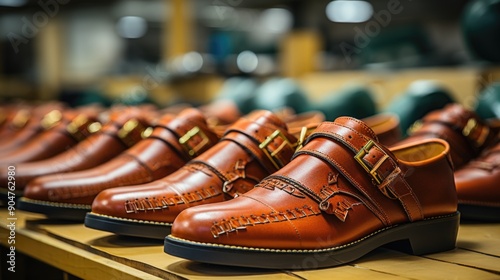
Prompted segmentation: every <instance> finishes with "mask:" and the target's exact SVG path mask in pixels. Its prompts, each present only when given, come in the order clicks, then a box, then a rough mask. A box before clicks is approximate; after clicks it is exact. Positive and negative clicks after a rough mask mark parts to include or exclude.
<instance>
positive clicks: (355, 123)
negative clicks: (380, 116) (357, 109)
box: [335, 117, 378, 142]
mask: <svg viewBox="0 0 500 280" xmlns="http://www.w3.org/2000/svg"><path fill="white" fill-rule="evenodd" d="M335 123H336V124H339V125H342V126H344V127H347V128H349V129H352V130H355V131H357V132H359V133H361V134H363V135H365V136H367V137H368V138H371V139H374V140H375V141H377V142H378V138H377V135H376V134H375V132H373V130H372V129H371V128H370V127H369V126H368V125H366V124H365V123H364V122H362V121H360V120H358V119H355V118H351V117H339V118H337V119H335Z"/></svg>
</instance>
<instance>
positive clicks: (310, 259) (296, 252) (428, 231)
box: [164, 212, 460, 270]
mask: <svg viewBox="0 0 500 280" xmlns="http://www.w3.org/2000/svg"><path fill="white" fill-rule="evenodd" d="M459 223H460V214H459V213H458V212H457V213H455V214H453V215H449V216H444V217H437V218H433V219H427V220H423V221H419V222H414V223H408V224H403V225H398V226H394V227H390V228H386V229H383V230H380V231H377V232H375V233H372V234H370V235H368V236H366V237H364V238H362V239H360V240H357V241H354V242H352V243H349V244H346V245H342V246H338V247H333V248H324V249H316V250H313V249H311V250H300V249H270V248H250V247H239V246H232V245H220V244H208V243H200V242H194V241H189V240H184V239H180V238H177V237H174V236H172V235H169V236H167V237H166V238H165V245H164V251H165V253H167V254H170V255H173V256H176V257H181V258H185V259H189V260H193V261H199V262H205V263H212V264H220V265H231V266H242V267H258V268H271V269H294V270H307V269H316V268H325V267H333V266H338V265H342V264H346V263H349V262H352V261H354V260H356V259H358V258H360V257H362V256H364V255H366V254H367V253H369V252H370V251H372V250H374V249H376V248H379V247H382V246H385V245H388V244H390V245H391V246H392V248H393V249H396V250H400V251H404V252H406V253H410V254H414V255H423V254H430V253H436V252H441V251H447V250H452V249H454V248H455V246H456V239H457V234H458V227H459ZM391 243H392V244H391Z"/></svg>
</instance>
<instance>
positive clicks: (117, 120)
mask: <svg viewBox="0 0 500 280" xmlns="http://www.w3.org/2000/svg"><path fill="white" fill-rule="evenodd" d="M144 113H145V112H144V111H143V110H140V109H137V108H126V109H122V108H120V109H111V112H110V113H109V116H108V117H107V118H108V121H107V122H106V124H104V125H103V126H102V128H101V123H100V122H94V123H90V124H87V123H84V124H82V125H87V130H89V131H92V132H93V133H92V135H90V136H89V137H87V138H86V139H84V140H83V141H81V142H80V143H78V144H76V145H75V146H74V147H72V148H71V149H69V150H67V151H65V152H62V153H60V154H58V155H55V156H53V157H51V158H48V159H45V160H40V161H34V162H26V163H19V164H16V190H23V189H24V187H25V186H26V184H27V183H28V182H29V181H31V180H32V179H34V178H36V177H40V176H44V175H49V174H55V173H59V174H60V173H67V172H72V171H78V170H84V169H90V168H92V167H95V166H98V165H99V164H102V163H104V162H106V161H108V160H110V159H112V158H114V157H115V156H117V155H118V154H120V153H121V152H123V151H125V150H126V149H127V148H129V147H131V146H133V145H135V144H136V143H137V142H139V141H140V140H142V139H144V138H145V137H147V135H145V134H144V132H146V131H145V130H146V129H148V127H150V126H151V125H152V122H153V120H149V119H145V118H144ZM170 118H172V117H170ZM134 123H137V125H135V126H134V127H133V129H134V130H137V132H138V133H135V134H134V133H130V132H132V131H129V133H124V131H125V130H126V129H127V127H129V128H130V126H131V125H133V124H134ZM139 124H140V125H139ZM2 170H7V168H3V169H2ZM0 184H1V186H4V185H5V186H6V185H7V171H5V172H4V171H2V173H1V174H0Z"/></svg>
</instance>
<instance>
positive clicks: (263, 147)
mask: <svg viewBox="0 0 500 280" xmlns="http://www.w3.org/2000/svg"><path fill="white" fill-rule="evenodd" d="M277 137H279V138H281V139H283V143H282V144H281V145H280V146H279V147H278V148H277V149H276V150H274V151H273V152H269V150H267V149H266V148H267V146H269V144H271V142H273V141H274V139H276V138H277ZM285 145H288V146H289V147H291V148H292V149H293V148H295V145H293V144H292V143H290V141H288V139H287V138H286V136H285V135H284V134H283V133H282V132H281V130H279V129H276V130H275V131H274V132H273V133H272V134H271V135H269V136H267V138H266V140H264V141H263V142H262V143H260V144H259V148H260V149H261V150H262V151H263V152H264V153H265V154H266V156H267V157H268V158H269V160H270V161H271V162H272V163H273V165H274V167H276V169H280V168H281V167H283V165H284V164H283V163H282V162H281V161H280V160H278V159H276V158H275V156H276V155H277V154H278V153H279V152H281V150H283V148H284V147H285Z"/></svg>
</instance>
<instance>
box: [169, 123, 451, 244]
mask: <svg viewBox="0 0 500 280" xmlns="http://www.w3.org/2000/svg"><path fill="white" fill-rule="evenodd" d="M371 141H372V143H374V144H373V145H370V144H369V143H370V142H371ZM448 152H449V146H448V144H447V143H446V142H445V141H443V140H440V139H429V140H424V141H420V142H418V143H413V144H408V145H404V146H398V147H397V148H394V149H391V150H390V151H389V150H388V149H387V148H385V147H383V146H382V145H381V144H379V143H378V141H377V138H376V135H375V134H374V133H373V131H372V130H371V129H370V128H368V127H367V126H366V125H365V124H364V123H362V122H360V121H359V120H356V119H353V118H349V117H341V118H338V119H336V121H335V122H334V123H330V122H325V123H323V124H321V125H320V126H319V127H318V129H316V131H315V132H314V133H313V134H312V136H310V137H309V138H308V140H307V142H306V144H305V145H304V147H303V148H302V149H300V150H299V151H298V152H297V153H295V155H294V158H293V160H292V161H291V162H290V163H289V164H288V165H286V166H285V167H283V168H282V169H280V170H279V171H277V172H275V173H274V174H272V175H271V176H269V177H267V178H266V179H264V180H262V181H261V182H260V183H259V184H258V185H257V186H256V187H255V188H254V189H252V190H250V191H248V192H246V193H244V194H241V195H240V196H238V197H236V198H235V199H233V200H230V201H225V202H221V203H214V204H210V205H202V206H197V207H192V208H189V209H186V210H185V211H183V212H181V213H180V215H179V216H178V217H177V218H176V219H175V222H174V224H173V226H172V234H171V235H172V236H173V237H175V238H180V239H181V240H187V241H194V242H202V243H203V244H205V245H210V244H214V245H223V246H226V245H227V246H242V247H244V248H245V247H252V248H263V249H269V248H273V249H291V250H294V249H316V250H319V249H321V248H332V247H335V246H342V245H346V244H349V243H350V242H354V241H356V240H359V239H361V238H364V237H367V236H369V235H371V234H375V233H376V232H378V231H381V230H383V229H387V228H390V227H392V226H395V225H398V224H404V223H408V222H414V221H421V220H424V219H428V218H432V217H437V216H441V215H448V214H453V213H455V212H456V209H457V198H456V192H455V186H454V182H453V169H452V164H451V162H450V160H449V155H448ZM356 156H357V157H358V158H359V160H360V161H359V162H358V160H356ZM362 165H365V166H366V167H367V168H368V169H369V170H370V169H371V170H374V169H376V172H375V173H376V174H378V176H374V175H373V176H372V175H371V174H370V173H369V172H368V171H367V170H365V168H364V167H363V166H362ZM375 178H377V179H375ZM376 180H379V182H377V181H376Z"/></svg>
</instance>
